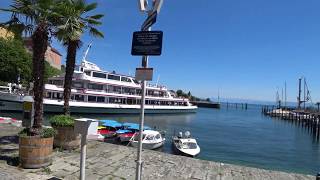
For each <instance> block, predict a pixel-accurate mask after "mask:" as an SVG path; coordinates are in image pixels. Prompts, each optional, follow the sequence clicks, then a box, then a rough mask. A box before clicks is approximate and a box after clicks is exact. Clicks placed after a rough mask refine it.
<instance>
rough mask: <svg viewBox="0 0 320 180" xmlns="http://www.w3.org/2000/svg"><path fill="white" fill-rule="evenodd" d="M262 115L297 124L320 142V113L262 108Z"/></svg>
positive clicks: (271, 107) (272, 107) (270, 107)
mask: <svg viewBox="0 0 320 180" xmlns="http://www.w3.org/2000/svg"><path fill="white" fill-rule="evenodd" d="M261 112H262V114H264V115H266V116H270V117H272V118H276V119H279V120H284V121H288V122H291V123H293V124H296V125H297V126H300V127H301V128H305V129H307V130H308V132H310V135H311V136H312V137H313V138H314V140H316V141H318V142H319V140H320V112H319V111H311V110H302V109H295V108H286V107H275V106H262V110H261Z"/></svg>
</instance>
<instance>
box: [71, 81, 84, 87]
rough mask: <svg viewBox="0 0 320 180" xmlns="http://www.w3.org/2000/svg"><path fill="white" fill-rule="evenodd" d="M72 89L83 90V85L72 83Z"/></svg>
mask: <svg viewBox="0 0 320 180" xmlns="http://www.w3.org/2000/svg"><path fill="white" fill-rule="evenodd" d="M72 87H73V88H83V83H82V82H72Z"/></svg>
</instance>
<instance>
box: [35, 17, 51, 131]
mask: <svg viewBox="0 0 320 180" xmlns="http://www.w3.org/2000/svg"><path fill="white" fill-rule="evenodd" d="M32 43H33V56H32V65H33V71H32V78H33V81H34V85H33V97H34V124H33V128H35V129H40V128H41V127H42V122H43V93H44V58H45V53H46V51H47V46H48V31H47V27H46V24H45V23H40V24H39V25H38V27H37V29H36V31H35V32H34V33H33V35H32Z"/></svg>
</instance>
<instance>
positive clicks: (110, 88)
mask: <svg viewBox="0 0 320 180" xmlns="http://www.w3.org/2000/svg"><path fill="white" fill-rule="evenodd" d="M107 92H111V93H118V94H121V87H120V86H112V85H108V91H107Z"/></svg>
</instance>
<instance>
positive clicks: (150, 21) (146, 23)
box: [141, 11, 158, 31]
mask: <svg viewBox="0 0 320 180" xmlns="http://www.w3.org/2000/svg"><path fill="white" fill-rule="evenodd" d="M157 15H158V13H157V11H154V12H153V13H152V14H151V15H149V16H148V18H147V19H146V20H145V21H144V23H143V24H142V26H141V30H142V31H147V30H148V29H149V27H151V26H152V25H153V24H154V23H156V21H157Z"/></svg>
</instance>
